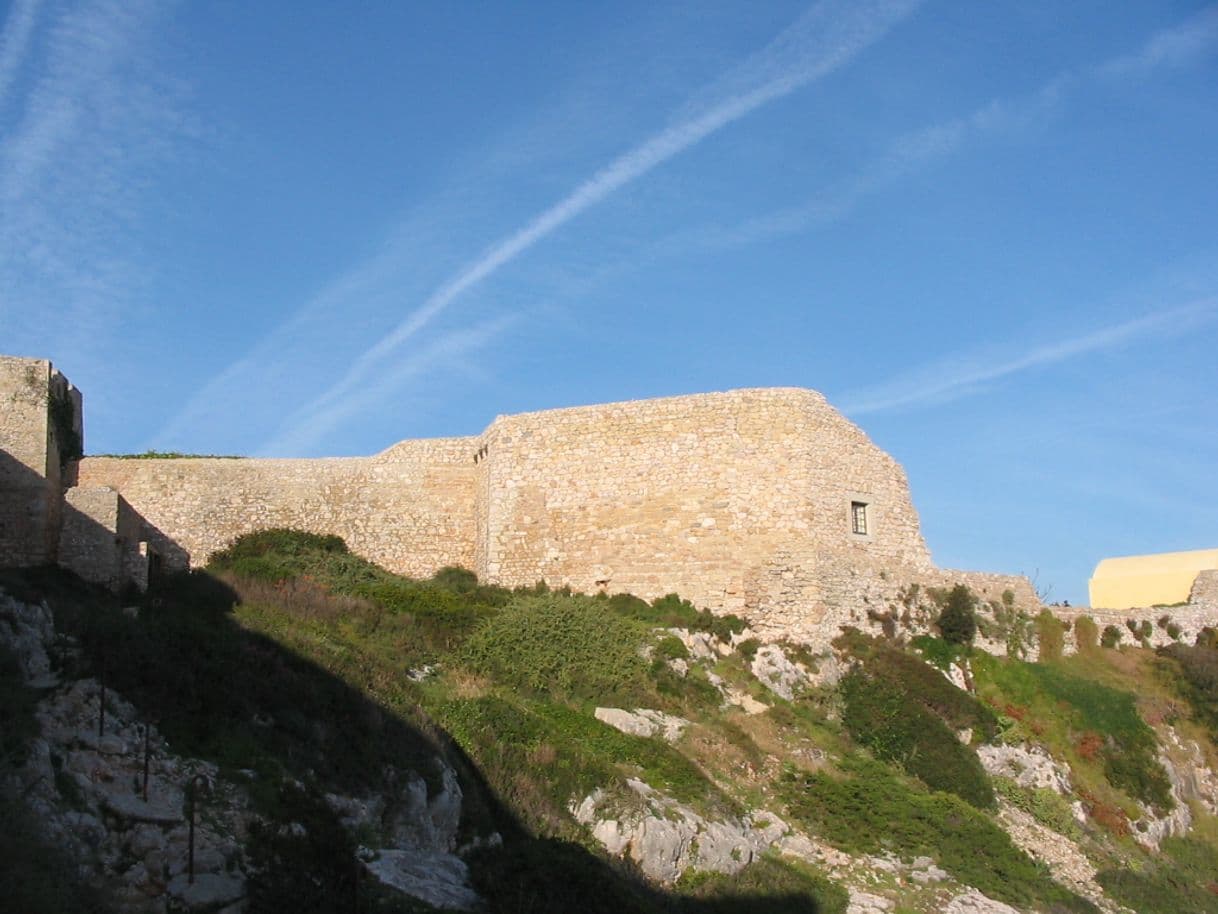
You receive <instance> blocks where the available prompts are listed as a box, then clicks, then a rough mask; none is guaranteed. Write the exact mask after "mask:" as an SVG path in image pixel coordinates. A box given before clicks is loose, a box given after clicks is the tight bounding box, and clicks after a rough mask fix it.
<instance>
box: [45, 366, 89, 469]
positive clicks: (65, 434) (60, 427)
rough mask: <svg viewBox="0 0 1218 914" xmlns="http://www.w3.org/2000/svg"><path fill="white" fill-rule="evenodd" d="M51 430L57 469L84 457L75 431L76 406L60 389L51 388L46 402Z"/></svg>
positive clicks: (77, 433)
mask: <svg viewBox="0 0 1218 914" xmlns="http://www.w3.org/2000/svg"><path fill="white" fill-rule="evenodd" d="M47 412H48V414H49V417H50V421H51V430H52V432H53V433H54V435H55V441H56V443H57V444H58V445H59V468H60V469H61V470H62V469H65V468H66V467H67V465H68V463H69V462H70V461H73V460H79V459H80V458H81V457H83V456H84V442H83V441H82V440H81V437H80V432H78V431H77V430H76V405H75V404H74V403H73V402H72V398H71V396H69V395H68V392H67V390H66V389H64V388H62V387H58V386H56V387H53V388H52V390H51V395H50V398H49V399H48V402H47Z"/></svg>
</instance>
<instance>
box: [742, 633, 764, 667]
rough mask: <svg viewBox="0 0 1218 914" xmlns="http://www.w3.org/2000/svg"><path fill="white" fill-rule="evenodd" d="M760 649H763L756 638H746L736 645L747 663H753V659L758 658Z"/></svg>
mask: <svg viewBox="0 0 1218 914" xmlns="http://www.w3.org/2000/svg"><path fill="white" fill-rule="evenodd" d="M759 647H761V642H760V641H759V640H757V639H756V638H745V639H744V640H743V641H741V642H740V643H739V644H737V645H736V650H737V651H739V653H740V656H741V657H742V658H743V659H744V661H745V663H752V662H753V658H754V657H756V656H757V648H759Z"/></svg>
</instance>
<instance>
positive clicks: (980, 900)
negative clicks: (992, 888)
mask: <svg viewBox="0 0 1218 914" xmlns="http://www.w3.org/2000/svg"><path fill="white" fill-rule="evenodd" d="M943 914H1019V911H1018V909H1016V908H1013V907H1011V906H1010V905H1009V904H1003V903H1002V902H1001V901H995V900H994V899H993V898H987V897H986V896H985V895H982V894H981V893H980V892H978V891H977V890H976V889H969V890H968V891H967V892H964V893H963V894H961V895H957V896H956V897H955V898H953V899H952V900H951V901H949V902H948V903H947V907H946V908H944V909H943Z"/></svg>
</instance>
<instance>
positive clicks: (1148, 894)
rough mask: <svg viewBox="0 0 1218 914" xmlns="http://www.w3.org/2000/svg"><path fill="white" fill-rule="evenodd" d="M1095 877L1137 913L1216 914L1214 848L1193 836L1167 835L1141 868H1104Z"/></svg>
mask: <svg viewBox="0 0 1218 914" xmlns="http://www.w3.org/2000/svg"><path fill="white" fill-rule="evenodd" d="M1097 881H1098V882H1099V883H1100V885H1102V886H1103V887H1104V891H1105V892H1107V893H1108V894H1109V895H1111V896H1112V897H1113V898H1115V899H1116V900H1117V901H1119V902H1121V903H1122V904H1124V905H1127V906H1129V907H1130V908H1133V909H1134V910H1135V911H1137V912H1138V914H1218V851H1216V850H1215V849H1214V848H1213V847H1212V846H1210V845H1208V844H1204V843H1202V842H1201V841H1197V840H1195V839H1189V838H1168V839H1167V840H1166V841H1164V842H1163V856H1162V857H1161V858H1160V859H1159V860H1157V861H1155V862H1154V863H1151V864H1150V865H1149V866H1147V867H1146V868H1145V869H1143V870H1133V869H1127V868H1120V869H1109V870H1104V871H1103V872H1101V873H1100V874H1099V876H1098V879H1097Z"/></svg>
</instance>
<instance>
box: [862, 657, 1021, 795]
mask: <svg viewBox="0 0 1218 914" xmlns="http://www.w3.org/2000/svg"><path fill="white" fill-rule="evenodd" d="M856 656H858V657H859V663H858V665H857V666H856V667H855V668H854V669H853V670H852V671H851V672H850V674H849V675H847V676H846V677H845V679H843V680H842V695H843V697H844V699H845V708H844V712H843V715H842V722H843V723H844V724H845V726H846V729H847V730H848V731H849V732H850V735H851V736H853V737H854V738H855V739H856V740H858V742H859V743H861V744H862V745H864V746H866V747H867V748H868V749H870V750H871V751H872V752H873V753H874V754H875V755H876V757H877V758H880V759H883V760H885V761H895V762H897V763H899V764H901V765H902V766H903V767H904V768H905V770H906V771H908V772H909V773H910V774H912V775H915V776H917V777H918V778H920V779H921V780H922V781H923V783H925V784H926V785H927V786H928V787H931V788H932V789H935V790H944V791H948V792H950V793H954V794H956V795H957V796H959V797H961V798H962V799H964V800H966V801H967V802H969V803H972V804H973V805H974V806H979V807H991V806H993V805H994V791H993V789H992V788H991V786H990V783H989V779H988V778H987V777H986V774H985V771H984V770H983V769H982V767H981V762H980V761H979V760H978V759H977V755H976V753H974V752H973V750H972V749H970V748H969V747H967V746H964V745H961V743H960V741H959V740H958V739H956V735H955V732H954V731H955V730H958V729H964V728H975V729H976V731H977V735H978V736H980V737H981V738H982V739H990V738H992V737H993V736H994V735H995V734H996V733H997V730H998V722H997V719H996V718H995V717H994V714H993V712H991V711H990V710H989V709H988V708H986V707H985V706H983V705H982V704H980V703H979V702H977V701H976V700H975V699H974V698H972V696H970V695H969V694H968V693H966V692H962V691H960V690H959V689H957V688H955V687H954V686H952V685H951V684H950V683H949V682H948V681H947V680H946V679H945V678H944V677H943V676H942V675H941V674H940V673H938V672H937V671H936V670H935V669H934V668H932V667H931V666H929V665H927V664H925V663H923V662H922V661H921V660H919V659H918V658H917V657H914V656H913V655H911V654H907V653H905V652H904V651H901V650H899V649H897V648H894V647H892V646H890V645H888V644H886V643H883V642H878V641H877V642H871V643H869V644H862V645H859V646H858V647H856Z"/></svg>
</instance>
